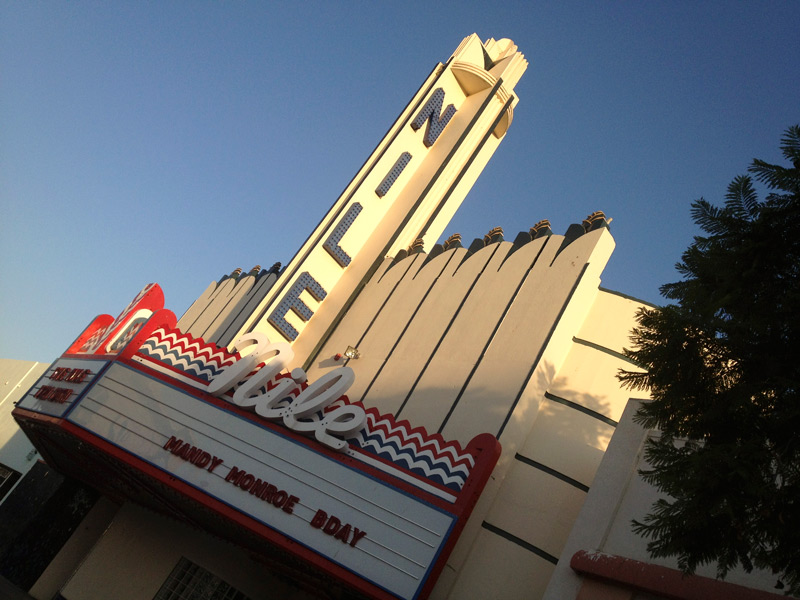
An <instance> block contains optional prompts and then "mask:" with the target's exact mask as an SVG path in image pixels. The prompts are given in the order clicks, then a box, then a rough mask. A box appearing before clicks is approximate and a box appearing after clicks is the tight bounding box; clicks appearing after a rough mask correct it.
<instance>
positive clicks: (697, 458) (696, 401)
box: [619, 125, 800, 596]
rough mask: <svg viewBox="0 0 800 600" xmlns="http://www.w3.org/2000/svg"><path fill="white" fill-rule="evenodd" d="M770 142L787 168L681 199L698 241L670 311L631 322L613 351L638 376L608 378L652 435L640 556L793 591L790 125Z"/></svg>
mask: <svg viewBox="0 0 800 600" xmlns="http://www.w3.org/2000/svg"><path fill="white" fill-rule="evenodd" d="M781 142H782V143H781V150H782V152H783V156H784V157H785V158H786V160H787V161H788V162H789V165H788V166H780V165H773V164H769V163H767V162H764V161H762V160H754V161H753V162H752V164H751V166H750V167H749V169H748V171H749V174H748V175H742V176H739V177H736V178H735V179H734V180H733V181H732V182H731V183H730V185H729V186H728V192H727V194H726V195H725V202H724V205H723V206H721V207H720V206H715V205H713V204H711V203H709V202H707V201H706V200H704V199H702V198H701V199H700V200H697V201H695V202H694V203H692V207H691V215H692V218H693V219H694V221H695V223H697V225H698V226H699V227H700V229H701V230H702V232H703V233H704V235H702V236H697V237H695V238H694V242H693V243H692V244H691V245H690V246H689V247H688V248H687V249H686V251H685V252H684V254H683V255H682V259H681V262H680V263H678V264H677V265H676V268H677V270H678V272H679V273H680V274H681V275H682V277H683V279H682V280H681V281H679V282H677V283H670V284H667V285H664V286H662V287H661V293H662V295H664V296H665V297H666V298H668V299H669V300H671V301H673V302H672V303H670V304H669V305H667V306H665V307H663V308H660V309H642V310H640V312H639V313H638V315H637V318H638V326H637V327H636V328H635V329H634V330H633V333H632V336H631V342H632V344H633V348H634V349H632V350H627V351H626V355H627V356H628V357H629V358H630V359H631V360H633V361H634V362H635V363H636V364H637V365H639V366H640V367H642V369H644V371H643V372H640V371H621V372H620V374H619V378H620V380H621V381H622V382H623V384H624V385H625V386H626V387H628V388H629V389H631V390H647V391H648V392H649V393H650V396H651V398H652V400H651V401H649V402H646V403H644V404H643V405H642V407H641V409H640V410H639V412H638V413H637V415H636V417H635V420H636V422H638V423H639V424H641V425H643V426H644V427H646V428H652V429H656V430H658V431H659V432H660V433H658V434H656V435H654V436H652V437H651V439H650V440H649V441H648V443H647V446H646V448H645V457H646V459H647V462H648V465H649V468H648V469H647V470H643V471H641V472H640V474H641V476H642V477H643V478H644V479H645V480H646V481H647V482H649V483H651V484H653V485H655V486H656V487H657V488H658V489H659V490H660V491H661V492H662V493H663V494H664V497H663V498H662V499H660V500H659V501H658V502H656V503H655V504H654V505H653V506H652V507H651V512H650V513H649V514H648V515H647V516H645V517H644V518H643V519H642V521H641V522H639V521H634V522H633V528H634V531H635V532H636V533H637V534H639V535H642V536H644V537H646V538H648V539H649V540H650V541H649V542H648V551H649V552H650V554H651V555H652V556H653V557H668V556H672V557H676V558H677V560H678V565H679V567H680V568H681V569H682V570H684V571H685V572H687V573H692V572H694V571H695V569H696V568H697V567H698V566H700V565H703V564H716V568H717V576H718V577H720V578H724V577H725V576H726V574H727V573H728V572H729V571H730V570H731V569H733V568H735V567H737V566H742V567H743V568H744V569H745V570H746V571H748V572H749V571H750V570H751V569H753V568H754V567H755V568H759V569H771V570H772V571H773V572H774V573H776V578H777V579H778V582H777V584H776V587H777V588H779V589H783V590H784V592H786V593H787V594H792V595H796V596H800V398H799V397H798V390H799V388H800V126H798V125H795V126H792V127H790V128H789V129H788V130H787V131H786V132H785V134H784V136H783V138H782V140H781ZM754 180H755V181H757V182H758V183H760V184H761V185H763V186H764V187H766V188H768V194H767V195H766V197H765V198H764V199H763V200H761V199H759V196H758V193H757V191H756V188H755V185H754Z"/></svg>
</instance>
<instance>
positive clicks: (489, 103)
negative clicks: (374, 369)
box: [224, 34, 527, 364]
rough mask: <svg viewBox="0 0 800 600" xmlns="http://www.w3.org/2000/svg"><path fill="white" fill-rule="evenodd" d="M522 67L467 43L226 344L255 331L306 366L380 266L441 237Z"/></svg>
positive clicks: (500, 124)
mask: <svg viewBox="0 0 800 600" xmlns="http://www.w3.org/2000/svg"><path fill="white" fill-rule="evenodd" d="M526 67H527V61H526V60H525V58H524V56H523V55H522V54H521V53H520V52H518V51H517V46H516V45H514V43H513V42H512V41H511V40H508V39H502V40H494V39H490V40H488V41H487V42H486V43H485V44H483V43H481V41H480V39H479V38H478V36H477V35H475V34H473V35H471V36H469V37H467V38H465V39H464V40H463V41H462V42H461V44H460V45H459V47H458V49H457V50H456V51H455V53H454V54H453V55H452V57H450V60H448V62H447V64H445V65H443V64H441V63H440V64H438V65H437V66H436V67H435V68H434V70H433V72H432V73H431V74H430V75H429V76H428V78H427V79H426V80H425V82H424V83H423V84H422V87H421V88H420V89H419V91H418V92H417V93H416V94H415V95H414V97H413V98H412V99H411V101H410V102H409V103H408V105H407V106H406V108H405V109H404V110H403V112H402V113H401V114H400V116H399V117H398V119H397V121H395V123H394V124H393V125H392V127H391V128H390V129H389V131H388V133H387V134H386V137H384V138H383V140H381V142H380V143H379V144H378V146H377V148H376V149H375V151H374V152H373V153H372V155H371V156H370V157H369V158H368V159H367V161H366V162H365V163H364V166H363V167H362V168H361V170H360V171H359V172H358V173H357V174H356V176H355V177H354V178H353V180H352V182H351V183H350V185H348V186H347V188H346V189H345V190H344V192H342V195H341V196H340V197H339V199H338V200H336V202H335V203H334V204H333V206H332V207H331V209H330V210H329V211H328V213H327V214H326V215H325V217H324V218H323V219H322V221H321V222H320V224H319V225H318V226H317V228H316V229H315V230H314V231H313V233H312V234H311V235H310V236H309V238H308V239H307V240H306V242H305V243H304V244H303V246H302V247H301V248H300V249H299V251H298V252H297V254H296V255H295V256H294V258H293V259H292V260H291V262H290V263H289V264H288V265H287V267H286V268H285V269H284V270H283V272H282V273H281V274H280V276H279V277H277V280H276V281H275V282H274V285H273V286H272V287H271V289H270V290H269V292H268V293H267V294H266V295H265V296H264V297H263V299H262V300H261V302H260V303H259V304H258V305H257V306H255V307H254V309H252V312H251V313H250V314H249V316H247V318H246V320H245V321H244V323H243V324H242V325H241V326H240V327H239V328H238V330H237V331H236V332H235V333H234V332H233V331H229V332H226V336H227V337H226V339H225V340H224V341H226V342H230V341H232V340H233V339H235V338H236V337H237V336H238V335H239V334H241V333H245V332H249V331H261V332H264V333H266V334H267V336H268V337H269V338H270V339H272V340H276V341H278V340H280V341H284V340H285V341H288V342H291V343H292V344H293V350H294V352H295V356H296V359H297V361H298V362H299V363H302V362H305V363H306V364H309V362H310V361H312V360H313V359H314V355H315V353H316V351H317V349H318V348H319V347H320V345H321V344H322V343H323V342H324V340H325V339H327V337H328V335H329V334H330V331H331V330H332V328H333V327H335V324H336V322H337V320H338V319H339V318H340V316H341V315H342V314H343V313H344V312H345V311H346V310H347V308H348V307H349V305H350V304H351V303H352V302H353V300H354V298H355V296H356V295H357V293H358V291H359V289H360V287H361V286H362V285H363V283H364V282H365V281H366V280H367V279H368V278H369V277H370V276H371V275H372V274H373V273H374V272H375V271H376V270H377V268H378V266H379V265H380V263H381V261H382V260H383V259H384V258H385V257H386V256H390V255H395V254H397V252H398V251H400V250H402V249H406V248H408V247H409V246H410V245H412V244H413V243H414V242H415V241H416V240H418V239H421V240H422V241H423V243H424V244H426V245H429V244H431V243H433V242H435V241H436V240H437V238H438V237H439V236H440V235H441V234H442V231H443V230H444V227H445V226H446V225H447V223H448V222H449V221H450V219H451V218H452V216H453V214H454V213H455V211H456V209H458V207H459V205H460V204H461V202H462V200H463V199H464V197H465V196H466V194H467V192H469V190H470V188H471V187H472V185H473V183H474V182H475V180H476V179H477V177H478V175H479V174H480V172H481V170H482V169H483V167H484V166H485V165H486V163H487V162H488V160H489V158H490V157H491V156H492V154H493V153H494V151H495V150H496V149H497V147H498V145H499V144H500V142H501V141H502V139H503V137H504V136H505V133H506V131H507V130H508V127H509V125H510V124H511V121H512V118H513V114H514V106H515V105H516V103H517V100H518V99H517V97H516V96H515V95H514V86H515V85H516V83H517V81H519V78H520V77H521V76H522V74H523V73H524V72H525V69H526ZM231 334H232V335H231ZM227 338H229V339H227Z"/></svg>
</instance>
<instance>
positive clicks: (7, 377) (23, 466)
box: [0, 358, 50, 502]
mask: <svg viewBox="0 0 800 600" xmlns="http://www.w3.org/2000/svg"><path fill="white" fill-rule="evenodd" d="M49 366H50V365H49V363H40V362H34V361H28V360H12V359H7V358H2V359H0V464H2V465H5V466H6V467H9V468H11V469H13V470H15V471H18V472H19V473H20V474H21V475H22V476H23V477H24V476H25V474H26V473H27V472H28V471H29V470H30V469H31V467H33V465H34V464H36V461H37V460H38V459H39V454H38V453H37V452H36V450H35V449H34V447H33V444H31V443H30V442H29V441H28V438H27V437H25V434H24V433H22V431H21V430H20V428H19V427H18V426H17V423H16V421H14V419H13V418H12V416H11V411H12V410H13V408H14V403H15V402H17V400H19V399H20V398H22V396H23V395H24V394H25V392H27V391H28V389H29V388H30V387H31V386H32V385H33V384H34V383H35V382H36V380H37V379H39V377H41V376H42V375H43V374H44V372H45V371H46V370H47V368H48V367H49ZM15 487H16V486H15ZM12 489H13V488H12ZM10 491H11V490H8V492H7V494H8V493H10ZM7 494H6V496H5V497H7ZM2 500H3V499H2V498H0V502H2Z"/></svg>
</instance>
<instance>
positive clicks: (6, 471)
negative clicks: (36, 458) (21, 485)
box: [0, 463, 22, 500]
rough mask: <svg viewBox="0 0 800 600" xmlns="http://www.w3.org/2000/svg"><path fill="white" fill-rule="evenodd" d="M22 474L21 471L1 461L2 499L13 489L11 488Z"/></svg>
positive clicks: (0, 482) (0, 487) (0, 497)
mask: <svg viewBox="0 0 800 600" xmlns="http://www.w3.org/2000/svg"><path fill="white" fill-rule="evenodd" d="M21 475H22V474H21V473H20V472H19V471H15V470H14V469H12V468H11V467H7V466H5V465H4V464H2V463H0V500H2V499H3V498H4V497H5V495H6V494H7V493H8V492H10V491H11V488H12V487H14V484H15V483H17V480H18V479H19V478H20V477H21Z"/></svg>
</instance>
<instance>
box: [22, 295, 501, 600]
mask: <svg viewBox="0 0 800 600" xmlns="http://www.w3.org/2000/svg"><path fill="white" fill-rule="evenodd" d="M156 287H157V286H156ZM159 292H160V290H159ZM140 310H141V309H130V307H129V309H126V311H127V314H126V313H123V315H121V317H120V319H117V320H116V321H112V320H111V318H110V317H99V318H98V319H97V320H95V322H94V323H93V324H92V325H91V326H90V327H89V328H88V329H87V331H86V332H84V334H83V335H82V336H80V337H79V338H78V340H76V342H75V343H74V344H73V345H72V346H71V347H70V348H69V349H68V350H67V352H66V353H65V354H64V356H62V358H61V359H59V360H58V361H57V362H56V363H55V364H54V365H53V367H52V368H51V369H50V370H49V371H48V373H47V374H45V376H44V377H43V378H42V379H41V380H40V381H39V382H37V384H36V385H34V387H33V388H32V389H31V390H30V391H29V393H28V394H27V395H26V396H25V397H24V398H23V399H22V400H21V401H20V402H19V403H18V405H17V407H16V408H15V410H14V416H15V418H16V419H17V421H18V422H19V423H20V426H21V427H22V428H23V430H25V431H26V432H27V433H28V434H29V436H30V437H31V438H32V440H33V441H34V443H35V444H36V445H37V447H39V449H40V451H41V452H42V454H43V456H44V457H45V458H46V460H48V462H50V463H52V464H53V466H55V467H56V468H61V469H62V470H64V471H65V472H67V473H68V474H69V475H72V476H75V477H78V478H81V479H83V480H85V481H87V482H88V483H90V484H91V485H94V486H96V487H98V488H100V489H101V490H105V489H108V490H114V491H115V492H116V493H117V494H119V493H120V490H123V492H122V493H123V495H126V496H127V497H129V498H132V499H134V500H137V501H138V500H140V496H158V498H159V502H161V503H162V506H161V507H160V508H162V509H166V510H168V511H169V512H171V513H172V514H173V515H176V516H179V517H181V516H182V515H186V516H185V517H184V518H187V519H190V520H192V521H193V522H196V521H197V518H196V515H197V514H198V509H202V510H201V514H206V515H213V518H212V517H203V518H205V519H207V520H208V525H209V527H208V528H209V529H212V525H213V530H214V531H215V532H217V533H219V532H220V531H223V532H224V531H225V530H226V528H225V527H224V525H223V526H222V527H219V526H218V525H219V523H220V518H221V520H222V522H223V523H224V522H226V521H227V522H229V523H230V532H231V534H229V535H230V539H232V541H239V540H238V539H237V535H236V534H234V533H233V532H235V531H241V530H244V531H246V532H247V533H248V535H249V537H251V538H253V539H257V540H260V543H261V544H262V545H263V549H264V552H265V554H269V555H270V556H273V557H274V556H275V555H276V554H277V555H280V554H281V553H283V554H286V555H287V556H291V558H292V560H293V561H295V563H298V562H299V563H300V564H303V565H306V568H308V569H310V570H312V571H313V572H315V573H318V574H321V575H322V576H323V577H328V578H329V577H333V578H334V579H335V580H337V581H338V582H339V583H340V584H341V585H344V586H347V587H349V588H351V589H355V590H358V591H359V592H361V593H362V594H365V595H367V596H369V597H372V598H382V599H388V598H403V599H414V598H423V597H425V596H427V594H428V593H429V591H430V589H431V588H432V586H433V584H434V583H435V581H436V577H437V575H438V573H439V571H440V570H441V568H442V567H443V565H444V562H445V560H446V558H447V555H448V554H449V552H450V550H451V549H452V547H453V545H454V543H455V541H456V539H457V538H458V535H459V533H460V531H461V529H462V528H463V526H464V524H465V521H466V519H467V517H468V516H469V514H470V512H471V510H472V507H473V506H474V504H475V502H476V501H477V499H478V496H479V495H480V492H481V490H482V488H483V486H484V485H485V483H486V480H487V479H488V477H489V474H490V473H491V470H492V468H493V467H494V464H495V463H496V461H497V458H498V456H499V453H500V448H499V443H498V442H497V440H496V439H495V438H494V437H493V436H490V435H488V434H487V435H481V436H478V437H476V438H475V439H474V440H473V441H472V442H471V443H470V444H469V445H468V446H467V447H466V448H462V447H461V446H460V445H459V444H457V443H454V442H446V441H445V440H443V439H442V438H441V436H438V435H435V434H434V435H429V434H427V432H425V431H424V430H421V429H412V428H411V426H410V425H409V424H408V423H405V422H395V421H394V419H393V417H391V416H386V415H380V414H378V413H377V411H376V410H375V409H366V416H367V418H366V424H365V425H364V427H363V429H362V430H360V431H359V432H357V434H354V435H352V437H350V438H348V439H347V440H346V444H345V447H344V448H343V449H341V450H340V451H337V450H336V449H334V448H332V447H329V446H328V445H325V444H322V443H320V442H318V441H317V440H316V439H315V438H313V437H307V436H305V435H302V434H301V433H298V432H297V431H293V430H291V429H289V428H287V427H285V426H283V424H282V423H281V422H279V421H278V422H276V421H275V420H272V421H271V420H267V419H264V418H261V417H260V416H259V415H258V414H256V413H254V412H251V411H248V410H246V409H243V408H240V407H239V406H236V405H235V404H234V403H233V402H232V395H231V394H230V393H229V394H228V395H227V396H225V395H223V396H221V397H217V396H214V395H211V394H208V393H207V389H208V387H209V384H210V382H213V381H214V379H215V378H216V377H220V376H221V374H222V373H224V372H225V369H226V368H230V367H232V366H234V365H236V364H237V362H238V361H239V360H242V357H241V356H240V355H238V354H231V353H230V352H228V351H227V350H225V349H224V348H218V347H216V346H214V345H213V344H207V343H205V342H204V341H203V340H200V339H196V338H193V337H192V336H189V335H187V334H183V333H182V332H180V331H178V330H177V329H174V324H175V320H174V316H173V315H172V313H170V312H169V311H164V310H160V309H159V307H157V306H151V307H149V308H148V309H147V310H149V311H151V313H152V314H151V316H150V317H149V318H146V319H145V320H144V321H143V322H142V321H141V319H142V316H141V315H142V313H141V312H140ZM135 319H138V320H139V321H140V322H138V323H137V326H136V331H135V332H134V333H133V334H132V335H131V336H130V339H129V341H128V342H127V343H126V344H125V345H119V344H116V343H110V342H109V343H106V342H104V341H103V339H104V334H103V333H102V332H101V330H102V331H104V332H105V334H106V337H108V336H109V335H110V336H112V337H113V336H116V335H118V334H119V333H120V332H123V331H124V330H125V328H126V327H127V326H128V325H129V324H130V322H131V321H132V320H135ZM98 332H100V333H98ZM88 339H91V340H93V341H92V342H91V343H90V344H88V345H87V343H86V340H88ZM109 339H110V338H109ZM111 352H113V353H111ZM261 368H264V367H261ZM251 377H255V375H252V374H251ZM287 377H288V376H287V375H286V374H281V375H278V376H277V377H276V379H275V380H274V381H271V382H270V383H269V384H268V385H267V386H266V389H271V388H273V387H274V386H276V385H278V384H279V383H280V382H281V381H284V382H285V381H286V379H287ZM70 379H72V381H70ZM64 382H65V383H64ZM51 384H52V385H51ZM56 384H57V385H56ZM45 386H50V387H53V388H55V389H65V390H68V392H69V393H67V392H66V391H65V392H60V393H61V394H62V396H64V397H65V399H64V401H61V396H58V393H56V395H55V396H52V394H50V393H49V392H42V391H41V390H42V389H45ZM311 386H313V382H312V384H311ZM301 387H304V388H305V389H310V386H309V385H308V384H306V383H304V384H303V385H302V386H301ZM48 394H50V397H49V398H48ZM300 396H302V392H301V393H300ZM291 401H292V400H291V398H289V399H288V400H287V401H286V402H289V404H291ZM294 401H295V402H296V401H298V400H297V399H295V400H294ZM337 403H338V405H339V407H341V406H348V405H349V401H348V400H347V399H346V397H342V398H340V399H339V401H338V402H337ZM352 406H355V405H352ZM337 410H338V409H337ZM359 410H360V409H359ZM334 412H335V411H331V414H332V413H334ZM92 457H99V458H98V459H97V460H93V459H92ZM109 465H111V466H109ZM119 481H128V482H131V483H129V484H128V488H127V489H129V491H127V492H126V491H125V490H126V487H125V486H124V485H123V486H121V485H120V483H119ZM138 487H144V488H148V491H147V494H141V493H140V494H137V492H136V488H138ZM158 490H166V491H165V492H163V493H159V492H158ZM203 511H204V512H203ZM189 515H193V516H191V517H190V516H189ZM204 524H205V523H203V522H201V523H200V525H201V526H202V525H204Z"/></svg>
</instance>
